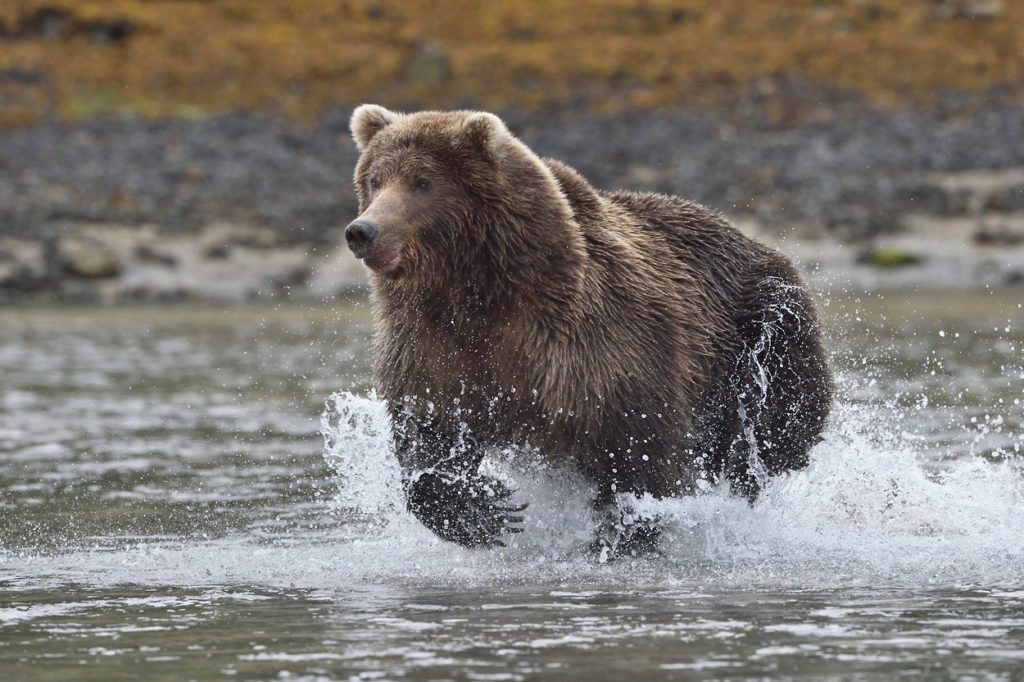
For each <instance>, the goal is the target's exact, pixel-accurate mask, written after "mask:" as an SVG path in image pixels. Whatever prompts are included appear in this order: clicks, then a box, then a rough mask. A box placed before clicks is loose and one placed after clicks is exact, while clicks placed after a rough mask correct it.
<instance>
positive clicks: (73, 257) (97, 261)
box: [56, 238, 122, 279]
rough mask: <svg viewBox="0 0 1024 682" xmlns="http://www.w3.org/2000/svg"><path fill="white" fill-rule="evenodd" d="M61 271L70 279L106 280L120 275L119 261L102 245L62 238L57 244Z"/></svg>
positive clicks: (89, 241) (83, 240)
mask: <svg viewBox="0 0 1024 682" xmlns="http://www.w3.org/2000/svg"><path fill="white" fill-rule="evenodd" d="M56 258H57V261H58V263H59V264H60V267H61V269H62V270H63V271H64V272H65V273H67V274H69V275H71V276H72V277H80V278H82V279H107V278H110V277H117V276H118V275H119V274H121V269H122V266H121V261H120V260H119V259H118V257H117V255H116V254H114V253H113V252H112V251H111V250H110V249H109V248H107V247H106V246H105V245H104V244H101V243H99V242H95V241H92V240H87V239H81V238H64V239H61V240H60V241H59V242H58V244H57V254H56Z"/></svg>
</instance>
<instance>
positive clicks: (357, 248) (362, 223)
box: [345, 219, 380, 258]
mask: <svg viewBox="0 0 1024 682" xmlns="http://www.w3.org/2000/svg"><path fill="white" fill-rule="evenodd" d="M378 234H380V230H378V229H377V226H376V225H374V224H373V223H371V222H370V221H369V220H361V219H357V220H353V221H352V222H351V223H349V225H348V227H346V228H345V241H346V242H347V243H348V248H350V249H352V253H354V254H355V255H356V257H357V258H365V257H366V255H367V254H368V253H369V252H370V249H371V248H372V247H373V242H374V241H376V239H377V235H378Z"/></svg>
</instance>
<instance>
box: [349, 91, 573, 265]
mask: <svg viewBox="0 0 1024 682" xmlns="http://www.w3.org/2000/svg"><path fill="white" fill-rule="evenodd" d="M351 132H352V137H353V139H354V140H355V143H356V146H357V147H358V149H359V151H360V157H359V161H358V163H357V164H356V170H355V186H356V195H357V196H358V198H359V216H358V217H357V218H356V219H355V220H354V221H352V223H350V224H349V226H348V227H347V228H346V230H345V238H346V241H347V243H348V246H349V248H350V249H351V250H352V252H353V253H354V254H355V255H356V256H357V257H358V258H360V259H362V260H363V262H364V263H365V264H366V265H367V266H368V267H369V268H370V269H371V270H372V272H373V274H374V275H375V276H376V277H378V278H379V280H378V281H386V282H391V283H398V282H403V281H413V282H417V283H420V284H423V283H427V282H430V281H436V280H437V279H439V278H441V279H444V280H445V281H446V282H450V281H451V280H452V279H453V277H455V278H460V277H461V278H467V277H469V278H476V279H480V278H485V279H486V278H487V277H488V276H491V275H493V273H498V272H503V271H504V272H507V271H508V270H509V264H510V263H512V262H513V261H515V260H516V259H518V258H521V254H522V253H523V252H528V251H529V250H530V249H531V248H534V247H536V245H538V244H540V243H543V242H545V241H546V240H548V239H549V238H550V234H545V231H547V232H554V231H557V228H558V226H560V225H566V224H569V223H571V222H572V210H571V208H570V207H569V204H568V201H567V200H566V198H565V196H564V195H563V194H562V192H561V190H560V188H559V185H558V182H557V181H556V180H555V178H554V176H553V175H552V173H551V170H550V169H549V167H548V166H547V165H546V164H545V163H544V162H543V161H541V159H540V158H538V157H537V156H536V155H535V154H534V153H533V152H532V151H530V150H529V149H528V148H527V147H526V146H525V145H524V144H522V143H521V142H520V141H519V140H517V139H516V138H515V137H514V136H513V135H512V134H511V133H510V132H509V130H508V128H507V127H506V126H505V124H504V123H503V122H502V121H501V119H500V118H498V117H497V116H495V115H494V114H489V113H485V112H474V111H453V112H434V111H427V112H419V113H413V114H399V113H395V112H392V111H388V110H387V109H385V108H384V107H381V106H377V105H374V104H364V105H362V106H360V107H359V108H357V109H356V110H355V112H354V113H353V115H352V120H351ZM488 273H490V275H489V274H488ZM478 284H481V285H486V283H485V282H478Z"/></svg>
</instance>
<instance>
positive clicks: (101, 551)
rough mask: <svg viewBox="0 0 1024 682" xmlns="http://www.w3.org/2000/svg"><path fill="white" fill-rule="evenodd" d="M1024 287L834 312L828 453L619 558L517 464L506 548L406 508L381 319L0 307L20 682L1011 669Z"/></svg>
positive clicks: (1022, 597)
mask: <svg viewBox="0 0 1024 682" xmlns="http://www.w3.org/2000/svg"><path fill="white" fill-rule="evenodd" d="M1021 299H1024V296H1021V295H1020V292H1017V295H1016V296H1011V295H1009V294H1007V295H1002V296H995V295H986V294H978V295H973V296H964V297H955V298H950V297H946V298H916V299H909V300H908V299H903V298H900V297H895V296H890V297H887V298H885V299H883V300H878V299H877V298H874V299H865V300H863V301H856V300H853V299H842V300H839V299H837V300H834V301H831V302H829V303H828V305H827V306H826V314H827V316H828V318H829V320H830V323H829V324H830V327H831V332H830V337H831V339H832V341H831V344H830V345H831V347H832V349H833V351H834V354H835V358H836V364H837V367H838V369H839V379H840V392H841V398H840V405H839V408H838V410H837V413H836V416H835V419H834V420H833V424H832V426H831V427H830V430H829V432H828V437H827V439H826V441H825V442H824V443H822V444H821V445H820V446H819V447H818V448H817V449H816V450H815V452H814V457H813V463H812V466H811V467H810V468H809V469H808V470H806V471H804V472H800V473H797V474H795V475H793V476H791V477H789V478H787V479H782V480H779V481H777V482H775V483H773V484H772V485H771V486H770V487H769V488H768V489H767V490H766V492H765V494H764V495H763V497H762V498H761V499H760V500H759V502H758V503H757V504H756V505H755V506H754V507H753V508H750V507H748V506H747V505H746V504H745V503H740V502H738V501H737V500H733V499H730V498H728V497H726V496H724V495H722V494H720V493H718V492H716V493H712V494H708V495H705V496H702V497H699V498H691V499H686V500H675V501H666V502H661V503H657V506H658V510H657V511H658V513H660V514H661V515H662V517H663V518H664V519H665V523H666V533H665V542H664V546H663V552H662V556H659V557H654V558H649V559H644V560H636V561H623V562H618V563H614V564H611V565H599V564H596V563H595V562H594V561H592V560H591V559H590V557H589V556H588V555H587V553H586V551H585V546H586V544H587V541H588V540H589V533H590V530H591V523H592V519H590V518H589V512H588V510H587V504H586V499H587V491H586V490H585V489H584V488H583V486H581V484H580V482H579V481H576V480H575V479H574V477H573V476H572V475H571V474H570V473H568V472H551V471H536V470H527V471H523V470H522V468H521V467H518V465H517V463H516V461H514V460H511V461H510V459H509V457H500V456H499V457H496V458H495V459H494V460H493V461H492V462H490V463H489V464H488V465H489V466H491V467H494V468H496V469H498V470H503V471H504V473H505V474H506V475H508V476H509V477H511V478H512V479H513V482H514V483H515V484H516V485H517V487H518V488H519V490H520V494H521V495H522V496H524V499H529V501H530V503H531V506H530V510H529V512H530V516H529V518H528V520H527V528H526V532H525V533H523V534H522V535H521V536H518V539H519V541H518V543H517V544H516V545H514V546H511V547H509V548H507V549H505V550H501V551H494V552H474V551H468V550H463V549H460V548H457V547H454V546H452V545H448V544H444V543H441V542H440V541H438V540H436V539H435V538H433V536H431V535H430V534H429V533H428V532H427V531H425V530H423V529H422V528H420V527H419V526H418V525H417V524H416V523H415V522H414V521H412V520H411V519H410V518H408V516H407V515H406V514H405V513H404V512H403V511H402V509H401V504H400V496H399V494H398V489H397V485H396V479H395V476H396V472H395V468H394V464H393V463H392V462H391V460H390V458H389V456H388V453H387V447H386V437H387V427H386V420H385V419H384V415H383V411H382V408H381V406H380V404H379V403H377V402H376V401H375V400H373V399H372V396H368V383H367V382H368V376H369V356H368V353H367V347H368V340H369V337H370V335H371V333H372V328H371V322H370V319H369V313H368V310H367V309H366V307H365V306H357V307H354V308H353V307H346V306H338V307H336V308H327V307H319V308H309V307H302V306H297V305H296V306H290V307H281V308H269V307H267V308H239V309H232V310H226V311H225V310H219V309H214V308H210V307H194V308H188V307H168V308H159V307H156V308H116V309H100V308H87V309H78V308H45V309H39V310H10V309H7V310H2V311H0V372H2V375H0V376H2V384H0V679H4V680H6V679H12V680H18V679H54V680H57V679H60V680H65V679H83V680H84V679H95V680H117V679H169V680H185V679H210V678H220V677H235V678H238V679H311V680H312V679H317V680H320V679H364V678H365V679H399V678H411V679H460V680H461V679H468V680H473V679H482V680H515V679H530V678H536V677H544V678H550V679H566V680H577V679H588V680H591V679H592V680H601V679H609V680H610V679H623V678H635V679H652V678H665V679H712V678H713V679H724V678H743V677H751V676H753V677H764V678H773V679H777V678H803V679H830V678H831V679H892V678H898V677H905V678H911V677H914V678H917V677H926V678H927V677H931V678H938V679H941V678H954V677H956V678H963V679H986V680H1003V679H1005V680H1012V679H1020V675H1021V674H1022V673H1021V671H1022V670H1024V474H1022V470H1024V465H1022V458H1024V404H1022V403H1024V310H1022V309H1021V307H1020V306H1021V304H1020V301H1021ZM325 404H326V408H325ZM321 429H323V431H324V434H325V436H326V439H325V438H324V437H322V436H321V435H320V430H321Z"/></svg>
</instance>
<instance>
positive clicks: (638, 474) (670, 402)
mask: <svg viewBox="0 0 1024 682" xmlns="http://www.w3.org/2000/svg"><path fill="white" fill-rule="evenodd" d="M351 131H352V135H353V138H354V139H355V143H356V145H357V147H358V148H359V151H360V152H361V155H360V157H359V161H358V164H357V165H356V170H355V185H356V191H357V194H358V197H359V204H360V215H359V217H358V218H357V219H356V220H354V221H353V222H352V223H351V224H350V225H348V227H347V228H346V230H345V237H346V240H347V242H348V246H349V247H350V248H351V250H352V251H353V252H354V253H355V255H356V256H357V257H359V258H361V259H362V260H363V261H364V263H365V264H366V265H367V266H368V267H369V269H370V271H371V275H370V278H371V282H372V292H373V298H374V302H375V309H376V314H377V324H378V330H377V336H376V353H377V358H376V369H375V381H376V384H377V387H378V389H379V391H380V392H381V394H382V396H383V398H384V399H385V400H386V403H387V408H388V410H389V414H390V417H391V420H392V427H393V436H394V446H395V452H396V455H397V458H398V461H399V463H400V465H401V469H402V472H403V486H404V490H405V495H406V501H407V505H408V508H409V509H410V511H412V513H413V514H414V515H415V516H416V517H417V518H418V519H419V520H420V521H421V522H422V523H423V524H425V525H426V526H427V527H428V528H430V529H431V530H432V531H434V532H435V533H436V534H437V535H439V536H440V537H442V538H444V539H446V540H451V541H454V542H458V543H460V544H462V545H465V546H493V545H503V544H504V543H503V542H502V540H501V538H502V535H503V534H504V533H510V532H511V533H515V532H519V531H521V530H522V527H521V526H520V525H519V524H521V523H522V521H523V516H522V511H523V510H524V509H525V506H526V505H515V504H513V503H511V502H510V501H509V500H510V497H511V494H512V491H510V490H509V489H508V487H506V486H505V485H504V484H503V483H502V482H501V481H498V480H495V479H493V478H490V477H488V476H485V475H482V474H481V473H479V472H478V466H479V464H480V461H481V458H482V456H483V453H484V450H485V449H486V448H488V447H493V446H506V445H511V444H517V445H524V446H528V447H531V448H534V449H536V451H537V452H539V453H542V454H543V456H545V457H547V458H549V459H550V460H552V461H557V462H566V461H567V462H571V463H572V464H574V465H575V468H576V469H578V471H579V472H581V473H582V474H583V475H584V476H585V477H586V478H588V479H589V480H591V481H592V482H593V483H594V484H595V485H596V487H597V491H598V493H597V499H596V500H595V505H596V507H597V508H598V509H600V510H603V513H604V515H605V516H604V518H605V519H606V521H605V522H604V523H603V524H602V526H601V529H600V531H599V533H598V539H597V540H596V541H595V545H594V548H595V549H599V550H601V551H603V552H608V551H610V552H611V553H612V555H615V554H622V553H625V552H629V553H636V552H638V551H645V550H647V549H651V548H652V547H653V545H654V542H655V540H656V539H657V537H658V532H657V528H656V526H653V525H652V524H651V522H650V520H647V521H643V522H638V523H636V524H632V525H631V524H629V523H625V522H624V519H625V518H627V517H628V516H629V515H628V514H627V513H626V512H624V511H623V509H622V508H620V505H626V506H627V507H628V500H629V499H631V498H630V495H629V494H632V495H636V496H640V495H644V494H650V495H652V496H653V497H655V498H663V497H667V496H675V495H683V494H687V493H691V492H693V491H694V490H695V487H696V486H697V485H698V483H699V482H700V481H701V480H704V481H708V482H714V481H717V480H727V481H728V482H729V484H730V487H731V489H732V490H733V491H734V492H736V493H738V494H741V495H745V496H746V497H748V498H749V499H751V500H753V499H754V498H755V497H756V495H757V494H758V491H759V489H760V487H761V486H762V485H763V483H764V482H765V480H766V479H767V477H768V476H770V475H773V474H779V473H781V472H784V471H787V470H792V469H799V468H801V467H804V466H806V465H807V462H808V450H809V449H810V448H811V447H812V446H813V445H814V444H815V443H817V442H818V441H819V440H820V436H819V434H820V433H821V431H822V429H823V427H824V424H825V420H826V417H827V415H828V412H829V407H830V402H831V394H832V381H831V375H830V372H829V369H828V365H827V361H826V355H825V351H824V349H823V347H822V342H821V332H820V326H819V323H818V319H817V316H816V314H815V310H814V306H813V304H812V301H811V297H810V295H809V294H808V291H807V288H806V286H805V285H804V283H803V281H802V280H801V278H800V275H799V274H798V273H797V270H796V269H795V267H794V266H793V264H792V263H791V262H790V261H789V260H788V259H787V258H785V257H784V256H782V255H781V254H779V253H778V252H777V251H775V250H773V249H771V248H768V247H767V246H764V245H762V244H760V243H758V242H756V241H754V240H752V239H749V238H748V237H746V236H744V235H743V234H741V233H740V232H739V231H738V230H737V229H736V228H734V227H733V226H732V225H731V224H730V223H729V222H727V221H726V220H725V219H724V218H723V217H722V216H720V215H718V214H717V213H714V212H712V211H710V210H709V209H707V208H704V207H703V206H700V205H697V204H695V203H692V202H689V201H684V200H682V199H678V198H675V197H670V196H662V195H656V194H643V193H636V192H625V191H619V192H605V191H600V190H597V189H595V188H593V187H591V186H590V185H589V184H588V183H587V182H586V180H584V179H583V178H582V177H581V176H580V175H579V174H578V173H577V172H576V171H574V170H573V169H572V168H570V167H569V166H567V165H565V164H563V163H560V162H558V161H554V160H550V159H541V158H540V157H538V156H537V155H536V154H535V153H534V152H532V151H531V150H530V149H529V148H527V147H526V145H524V144H523V143H522V142H521V141H519V140H518V139H517V138H516V137H514V136H513V135H512V134H511V133H510V132H509V130H508V129H507V128H506V126H505V124H504V123H503V122H502V121H501V120H500V119H499V118H498V117H497V116H494V115H493V114H488V113H481V112H469V111H457V112H421V113H413V114H399V113H394V112H391V111H388V110H387V109H385V108H383V107H380V106H376V105H363V106H361V107H359V108H358V109H356V111H355V112H354V114H353V115H352V121H351Z"/></svg>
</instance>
